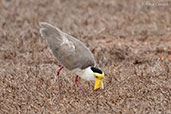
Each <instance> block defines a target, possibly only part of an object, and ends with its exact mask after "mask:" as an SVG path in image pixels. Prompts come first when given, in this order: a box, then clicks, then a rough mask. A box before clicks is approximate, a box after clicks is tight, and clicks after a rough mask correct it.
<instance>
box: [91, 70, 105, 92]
mask: <svg viewBox="0 0 171 114" xmlns="http://www.w3.org/2000/svg"><path fill="white" fill-rule="evenodd" d="M91 70H92V71H93V74H94V78H95V85H94V90H96V89H98V88H99V87H100V86H101V88H102V89H104V85H103V78H104V72H102V71H101V70H100V69H98V68H96V67H91Z"/></svg>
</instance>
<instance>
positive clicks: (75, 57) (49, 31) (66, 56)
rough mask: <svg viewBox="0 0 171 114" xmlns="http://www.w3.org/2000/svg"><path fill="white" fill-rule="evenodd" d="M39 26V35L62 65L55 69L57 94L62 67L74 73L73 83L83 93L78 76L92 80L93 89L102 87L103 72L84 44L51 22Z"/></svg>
mask: <svg viewBox="0 0 171 114" xmlns="http://www.w3.org/2000/svg"><path fill="white" fill-rule="evenodd" d="M40 26H41V28H40V33H41V36H42V37H43V38H45V39H46V40H47V42H48V45H49V47H50V49H51V50H52V52H53V54H54V56H55V57H56V59H57V60H58V61H59V62H60V63H61V65H62V67H60V68H59V70H58V71H57V77H58V86H59V94H60V81H59V73H60V71H61V70H62V69H63V67H65V68H67V69H68V70H70V71H72V72H73V73H75V74H76V78H75V84H76V85H77V86H78V87H79V88H80V89H81V90H82V92H83V94H84V95H86V93H85V92H84V90H83V89H82V88H81V86H80V84H79V83H78V76H79V77H81V78H83V79H85V80H94V81H95V85H94V90H96V89H97V88H99V87H101V88H102V89H103V88H104V85H103V78H104V72H102V70H100V69H99V68H96V67H95V59H94V56H93V54H92V53H91V51H90V50H89V49H88V48H87V47H86V46H85V44H83V43H82V42H81V41H79V40H78V39H76V38H74V37H73V36H71V35H68V34H66V33H64V32H62V31H61V30H60V29H58V28H57V27H55V26H53V25H51V24H48V23H46V22H41V23H40Z"/></svg>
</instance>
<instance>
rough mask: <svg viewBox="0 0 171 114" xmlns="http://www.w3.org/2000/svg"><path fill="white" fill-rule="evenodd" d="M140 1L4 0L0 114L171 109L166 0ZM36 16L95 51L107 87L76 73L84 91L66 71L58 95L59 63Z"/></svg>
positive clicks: (165, 112)
mask: <svg viewBox="0 0 171 114" xmlns="http://www.w3.org/2000/svg"><path fill="white" fill-rule="evenodd" d="M149 1H150V0H149ZM144 2H145V1H144ZM144 2H143V1H140V0H138V1H137V0H120V1H116V0H106V1H104V0H93V1H92V0H86V1H81V0H72V1H67V0H41V1H36V0H13V1H12V0H1V1H0V113H2V114H5V113H6V114H9V113H10V114H12V113H22V114H23V113H31V114H33V113H45V114H48V113H101V114H103V113H124V114H132V113H135V114H146V113H150V114H160V113H162V114H170V113H171V85H170V84H171V17H170V14H171V7H170V5H171V3H170V2H168V1H165V2H167V3H168V5H166V6H148V5H144ZM163 2H164V1H163ZM40 21H45V22H48V23H51V24H53V25H55V26H58V27H59V28H60V29H62V30H63V31H65V32H67V33H69V34H71V35H73V36H75V37H77V38H78V39H79V40H81V41H83V42H84V43H85V44H86V45H87V46H88V47H89V48H90V49H91V50H92V52H93V54H94V56H95V58H96V60H97V64H98V66H99V67H101V68H102V69H103V70H104V71H105V82H104V84H105V89H104V90H100V89H99V90H97V91H93V90H92V88H93V82H87V81H84V80H81V79H80V82H81V84H82V87H83V88H85V90H86V92H87V94H88V97H84V96H83V95H82V93H81V92H80V91H79V88H77V87H76V86H75V85H74V74H70V72H68V71H67V70H66V69H65V70H63V71H62V73H61V82H62V84H61V86H62V96H61V97H59V96H58V86H57V81H56V75H55V73H56V70H57V69H58V68H59V67H58V65H59V63H58V62H57V61H56V60H55V57H54V56H53V55H52V53H51V51H50V49H49V48H48V47H47V42H46V41H45V40H44V39H43V38H42V37H41V36H40V34H39V27H40V26H39V22H40Z"/></svg>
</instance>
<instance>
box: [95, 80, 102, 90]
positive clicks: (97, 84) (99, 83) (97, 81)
mask: <svg viewBox="0 0 171 114" xmlns="http://www.w3.org/2000/svg"><path fill="white" fill-rule="evenodd" d="M100 86H101V88H102V89H104V86H103V80H102V79H101V80H100V79H98V78H96V79H95V85H94V90H96V89H98V88H99V87H100Z"/></svg>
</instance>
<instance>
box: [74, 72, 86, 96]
mask: <svg viewBox="0 0 171 114" xmlns="http://www.w3.org/2000/svg"><path fill="white" fill-rule="evenodd" d="M78 78H79V77H78V75H77V76H76V77H75V84H76V85H77V87H79V88H80V90H81V91H82V93H83V94H84V95H85V96H86V93H85V91H84V90H83V89H82V88H81V86H80V83H79V82H78Z"/></svg>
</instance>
